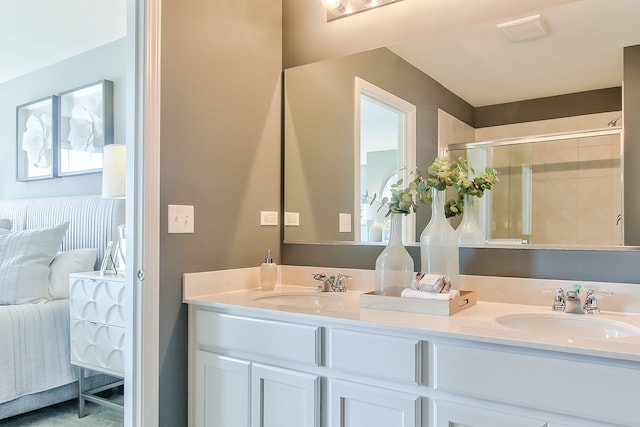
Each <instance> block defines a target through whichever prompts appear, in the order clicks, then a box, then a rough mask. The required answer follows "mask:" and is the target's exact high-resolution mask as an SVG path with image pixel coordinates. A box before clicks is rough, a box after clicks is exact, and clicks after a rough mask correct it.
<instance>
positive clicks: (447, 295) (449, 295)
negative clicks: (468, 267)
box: [400, 288, 460, 301]
mask: <svg viewBox="0 0 640 427" xmlns="http://www.w3.org/2000/svg"><path fill="white" fill-rule="evenodd" d="M400 296H401V297H402V298H419V299H430V300H437V301H447V300H452V299H454V298H457V297H459V296H460V291H458V290H457V289H450V290H449V292H424V291H418V290H415V289H411V288H404V289H403V290H402V293H401V294H400Z"/></svg>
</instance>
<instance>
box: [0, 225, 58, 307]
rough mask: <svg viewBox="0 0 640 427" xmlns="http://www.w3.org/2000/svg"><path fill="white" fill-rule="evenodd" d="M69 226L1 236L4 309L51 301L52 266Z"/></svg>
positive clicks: (0, 278) (0, 275)
mask: <svg viewBox="0 0 640 427" xmlns="http://www.w3.org/2000/svg"><path fill="white" fill-rule="evenodd" d="M67 228H69V223H68V222H65V223H63V224H60V225H57V226H55V227H52V228H43V229H40V230H25V231H17V232H15V233H9V234H6V235H4V236H0V305H7V304H26V303H29V302H34V301H37V300H41V299H46V298H48V297H49V264H51V260H53V258H54V257H55V256H56V253H58V248H59V247H60V243H62V239H63V238H64V235H65V233H66V232H67Z"/></svg>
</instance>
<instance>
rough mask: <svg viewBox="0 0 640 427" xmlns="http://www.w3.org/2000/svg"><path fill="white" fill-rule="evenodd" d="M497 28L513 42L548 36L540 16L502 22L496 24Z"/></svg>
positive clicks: (547, 30)
mask: <svg viewBox="0 0 640 427" xmlns="http://www.w3.org/2000/svg"><path fill="white" fill-rule="evenodd" d="M498 28H500V29H501V30H502V32H504V34H505V35H506V36H507V37H508V38H509V40H511V41H513V42H521V41H526V40H532V39H537V38H540V37H544V36H546V35H547V34H549V29H548V27H547V24H546V23H545V22H544V20H543V18H542V16H540V15H533V16H527V17H526V18H520V19H516V20H514V21H509V22H503V23H502V24H498Z"/></svg>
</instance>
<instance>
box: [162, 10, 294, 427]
mask: <svg viewBox="0 0 640 427" xmlns="http://www.w3.org/2000/svg"><path fill="white" fill-rule="evenodd" d="M281 10H282V9H281V2H280V0H261V1H256V0H217V1H213V2H212V1H209V0H193V1H190V2H181V1H165V2H163V4H162V16H161V19H162V34H161V38H162V44H161V49H162V50H161V61H162V62H161V75H162V82H161V85H162V86H161V91H162V93H161V105H162V112H161V129H160V131H161V136H160V138H161V147H160V151H161V159H160V161H161V165H160V169H161V170H160V192H161V194H160V206H161V210H160V212H161V230H160V233H161V235H160V289H159V292H160V325H159V327H160V336H159V345H160V349H159V350H160V352H159V363H160V377H159V379H160V396H159V407H160V414H159V419H160V425H161V426H168V427H174V426H183V425H186V423H187V310H186V306H185V305H183V304H182V302H181V301H182V274H183V273H189V272H199V271H210V270H220V269H228V268H239V267H252V266H258V265H260V263H261V262H263V260H264V257H265V255H266V251H267V249H271V250H272V253H273V256H274V261H276V262H278V261H279V258H280V248H279V247H280V238H281V236H280V227H260V225H259V211H260V210H274V211H278V210H279V209H280V200H281V195H280V180H281V179H280V177H281V162H280V158H281V151H280V146H281V140H280V133H281V132H280V121H281V99H282V95H281V90H282V88H281V73H282V37H281V31H282V22H281V19H282V15H281ZM168 204H190V205H194V206H195V219H194V220H195V233H194V234H167V232H166V230H167V212H166V211H167V205H168Z"/></svg>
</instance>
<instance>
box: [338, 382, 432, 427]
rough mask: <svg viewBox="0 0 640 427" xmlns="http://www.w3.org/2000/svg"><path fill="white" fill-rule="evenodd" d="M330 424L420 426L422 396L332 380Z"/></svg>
mask: <svg viewBox="0 0 640 427" xmlns="http://www.w3.org/2000/svg"><path fill="white" fill-rule="evenodd" d="M329 411H330V420H331V423H330V426H331V427H362V426H366V427H417V426H419V425H420V424H419V423H420V397H419V396H416V395H412V394H408V393H401V392H398V391H393V390H386V389H382V388H376V387H370V386H365V385H361V384H355V383H350V382H346V381H337V380H333V381H331V383H330V386H329Z"/></svg>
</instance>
